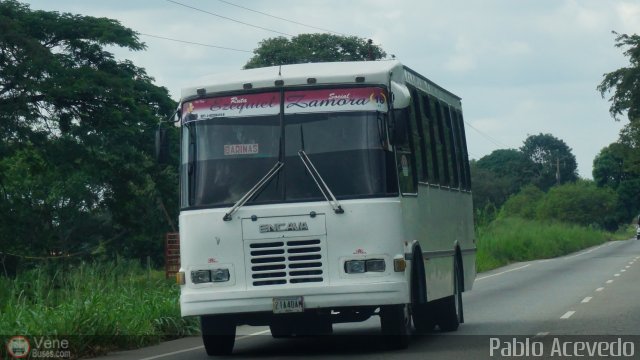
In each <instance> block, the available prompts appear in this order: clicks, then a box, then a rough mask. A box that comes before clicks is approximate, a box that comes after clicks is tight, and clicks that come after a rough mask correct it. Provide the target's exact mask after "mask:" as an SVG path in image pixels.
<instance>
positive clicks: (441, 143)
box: [433, 99, 451, 186]
mask: <svg viewBox="0 0 640 360" xmlns="http://www.w3.org/2000/svg"><path fill="white" fill-rule="evenodd" d="M433 103H434V104H435V110H436V121H437V124H438V131H437V139H438V159H439V160H440V164H441V165H440V170H441V173H440V174H441V175H442V176H441V177H440V185H442V186H449V185H450V184H451V179H450V178H449V174H450V172H449V157H448V155H447V142H446V140H445V139H446V131H445V129H444V127H445V125H444V123H445V120H444V113H443V110H442V105H441V104H440V101H438V100H436V99H433Z"/></svg>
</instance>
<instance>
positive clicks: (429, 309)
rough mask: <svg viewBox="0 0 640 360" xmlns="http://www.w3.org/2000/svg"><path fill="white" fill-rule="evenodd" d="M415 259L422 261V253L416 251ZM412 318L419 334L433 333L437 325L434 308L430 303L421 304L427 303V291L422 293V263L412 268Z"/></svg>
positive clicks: (417, 263)
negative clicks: (420, 285)
mask: <svg viewBox="0 0 640 360" xmlns="http://www.w3.org/2000/svg"><path fill="white" fill-rule="evenodd" d="M413 259H414V261H415V259H422V251H421V250H420V249H419V248H418V250H416V251H414V254H413ZM411 268H412V270H411V318H412V319H413V326H414V327H415V329H416V333H418V334H426V333H430V332H432V331H433V328H434V327H435V326H436V323H435V321H434V319H433V306H432V305H431V304H429V303H424V302H423V303H421V302H422V301H426V290H424V291H420V290H421V289H420V287H419V284H420V283H421V282H424V279H423V277H422V276H420V275H423V276H424V265H423V264H422V263H421V262H416V263H415V266H412V267H411Z"/></svg>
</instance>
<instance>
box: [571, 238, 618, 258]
mask: <svg viewBox="0 0 640 360" xmlns="http://www.w3.org/2000/svg"><path fill="white" fill-rule="evenodd" d="M609 245H611V243H609V242H606V243H604V244H602V245H598V246H596V247H594V248H593V249H591V250H587V251H584V252H579V253H577V254H573V255H569V256H565V257H564V258H565V259H571V258H574V257H576V256H580V255H584V254H588V253H590V252H592V251H595V250H598V249H600V248H601V247H603V246H609Z"/></svg>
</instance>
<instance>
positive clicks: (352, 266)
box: [344, 260, 366, 274]
mask: <svg viewBox="0 0 640 360" xmlns="http://www.w3.org/2000/svg"><path fill="white" fill-rule="evenodd" d="M344 271H345V272H346V273H347V274H361V273H363V272H365V271H366V267H365V261H364V260H351V261H346V262H345V263H344Z"/></svg>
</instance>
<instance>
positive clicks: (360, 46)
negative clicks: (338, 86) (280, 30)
mask: <svg viewBox="0 0 640 360" xmlns="http://www.w3.org/2000/svg"><path fill="white" fill-rule="evenodd" d="M253 54H254V55H253V57H252V58H251V59H249V61H248V62H247V63H246V64H245V65H244V68H245V69H252V68H259V67H266V66H277V65H287V64H302V63H310V62H332V61H359V60H378V59H383V58H384V57H386V56H387V54H386V53H385V52H384V51H383V50H382V48H380V47H379V46H377V45H374V44H372V43H370V42H368V41H367V40H365V39H363V38H359V37H357V36H341V35H332V34H300V35H298V36H294V37H292V38H291V39H288V38H286V37H283V36H279V37H275V38H269V39H265V40H262V41H261V42H260V44H259V46H258V48H256V49H255V50H253Z"/></svg>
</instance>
